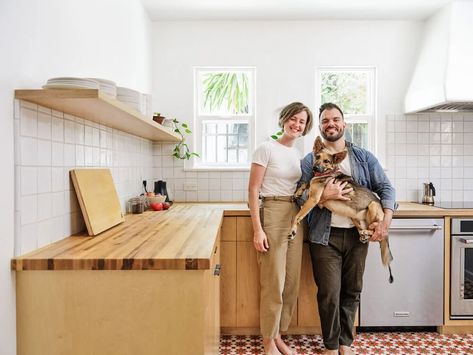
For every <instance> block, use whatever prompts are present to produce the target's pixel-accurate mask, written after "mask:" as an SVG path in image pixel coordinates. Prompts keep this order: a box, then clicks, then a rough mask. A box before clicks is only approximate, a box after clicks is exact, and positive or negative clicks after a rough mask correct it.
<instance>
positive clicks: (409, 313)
mask: <svg viewBox="0 0 473 355" xmlns="http://www.w3.org/2000/svg"><path fill="white" fill-rule="evenodd" d="M389 243H390V247H391V252H392V254H393V258H394V260H393V262H392V264H391V267H392V272H393V276H394V282H393V283H392V284H390V283H388V276H389V274H388V270H387V269H386V268H384V267H383V266H382V264H381V256H380V250H379V244H378V243H370V246H369V250H368V257H367V260H366V267H365V274H364V278H363V292H362V294H361V302H360V309H361V315H360V325H361V326H367V327H373V326H441V325H442V324H443V277H444V275H443V270H444V267H443V254H444V220H443V219H440V218H437V219H429V218H400V219H399V218H395V219H393V221H392V224H391V228H390V230H389Z"/></svg>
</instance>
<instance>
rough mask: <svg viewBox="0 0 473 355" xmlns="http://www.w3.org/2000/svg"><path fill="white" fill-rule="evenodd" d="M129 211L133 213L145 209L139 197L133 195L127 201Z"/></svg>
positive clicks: (141, 211) (138, 212)
mask: <svg viewBox="0 0 473 355" xmlns="http://www.w3.org/2000/svg"><path fill="white" fill-rule="evenodd" d="M129 205H130V212H131V213H133V214H140V213H143V212H144V210H145V204H144V202H143V200H142V199H141V198H139V197H134V198H132V199H130V201H129Z"/></svg>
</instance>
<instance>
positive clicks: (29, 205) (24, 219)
mask: <svg viewBox="0 0 473 355" xmlns="http://www.w3.org/2000/svg"><path fill="white" fill-rule="evenodd" d="M19 208H20V209H19V211H20V221H21V225H25V224H29V223H34V222H36V218H37V195H30V196H22V197H21V198H20V207H19Z"/></svg>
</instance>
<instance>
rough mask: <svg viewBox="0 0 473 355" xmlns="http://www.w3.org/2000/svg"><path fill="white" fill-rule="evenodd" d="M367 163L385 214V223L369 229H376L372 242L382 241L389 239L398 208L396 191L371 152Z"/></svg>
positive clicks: (374, 188)
mask: <svg viewBox="0 0 473 355" xmlns="http://www.w3.org/2000/svg"><path fill="white" fill-rule="evenodd" d="M367 162H368V167H369V172H370V180H371V186H372V189H373V192H375V193H376V194H377V195H378V196H379V198H380V200H381V205H382V206H383V212H384V219H383V221H382V222H380V223H373V224H372V225H370V227H369V228H370V229H374V233H373V235H372V236H371V238H370V241H380V240H382V239H384V238H386V237H387V235H388V230H389V226H390V225H391V221H392V217H393V213H394V210H395V209H396V207H397V203H396V191H395V189H394V187H393V186H392V185H391V182H390V181H389V179H388V177H387V176H386V174H385V173H384V170H383V168H382V167H381V164H379V161H378V159H377V158H376V157H375V156H374V155H373V154H371V153H369V152H368V159H367Z"/></svg>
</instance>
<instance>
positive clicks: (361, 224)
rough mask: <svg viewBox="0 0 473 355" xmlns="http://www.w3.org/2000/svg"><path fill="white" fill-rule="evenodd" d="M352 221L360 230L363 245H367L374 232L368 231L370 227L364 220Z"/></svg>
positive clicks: (354, 219) (353, 219)
mask: <svg viewBox="0 0 473 355" xmlns="http://www.w3.org/2000/svg"><path fill="white" fill-rule="evenodd" d="M351 220H352V222H353V224H354V225H355V227H356V229H358V234H359V235H360V241H361V242H362V243H366V242H367V241H368V240H369V239H370V237H371V236H372V235H373V231H372V230H369V229H368V225H367V223H366V222H365V220H364V219H358V218H352V219H351Z"/></svg>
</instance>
